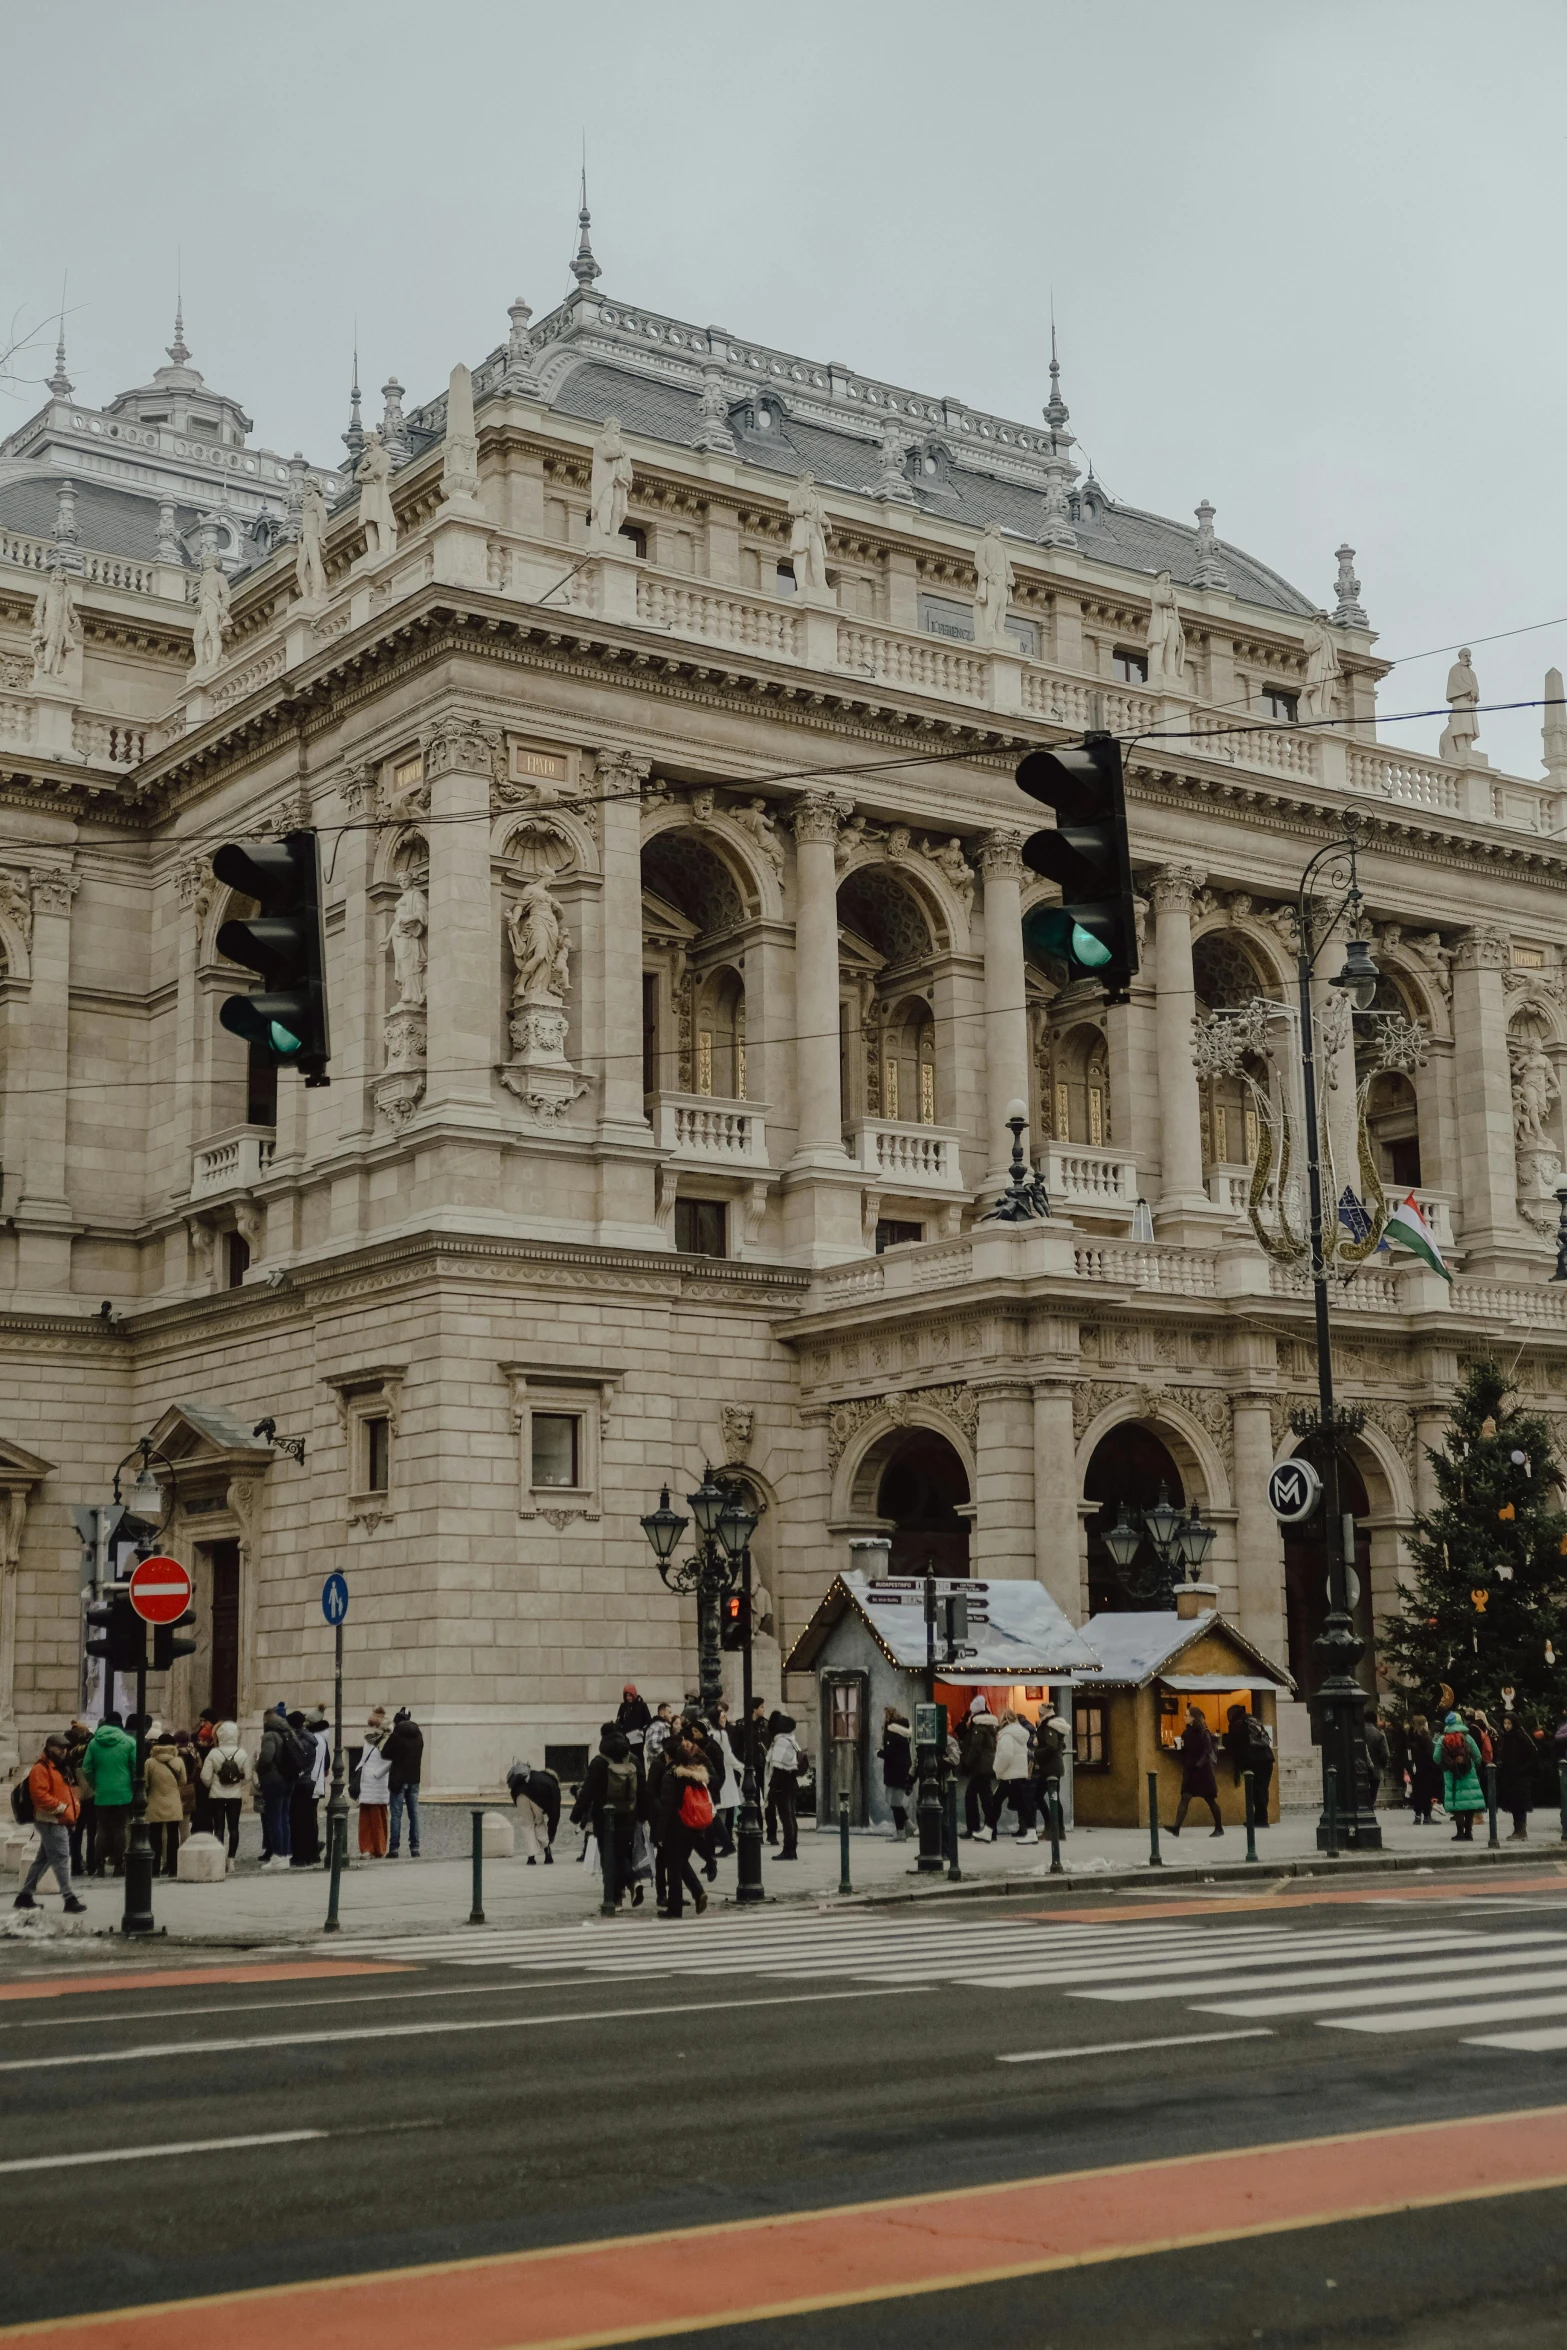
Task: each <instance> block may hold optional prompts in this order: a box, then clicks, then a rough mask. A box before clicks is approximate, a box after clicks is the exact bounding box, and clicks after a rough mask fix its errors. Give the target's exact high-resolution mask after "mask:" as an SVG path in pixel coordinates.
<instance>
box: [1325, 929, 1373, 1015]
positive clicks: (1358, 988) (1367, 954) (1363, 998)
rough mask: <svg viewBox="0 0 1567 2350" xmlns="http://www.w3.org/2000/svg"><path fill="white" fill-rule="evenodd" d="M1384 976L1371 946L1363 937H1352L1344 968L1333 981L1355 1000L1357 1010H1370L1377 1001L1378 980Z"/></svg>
mask: <svg viewBox="0 0 1567 2350" xmlns="http://www.w3.org/2000/svg"><path fill="white" fill-rule="evenodd" d="M1381 977H1382V974H1381V972H1380V971H1379V970H1378V969H1377V966H1376V964H1375V963H1374V962H1373V961H1372V957H1371V947H1370V944H1369V942H1368V941H1367V940H1366V939H1363V938H1352V939H1351V940H1350V942H1349V947H1348V951H1347V952H1346V954H1345V956H1344V968H1343V970H1342V971H1340V972H1339V973H1338V974H1337V976H1336V977H1335V979H1334V981H1333V985H1334V986H1335V987H1341V988H1343V990H1344V992H1345V994H1346V995H1348V996H1350V997H1352V998H1353V1000H1354V1005H1355V1009H1356V1011H1357V1012H1369V1011H1370V1009H1371V1007H1372V1005H1373V1004H1374V1003H1375V1002H1376V996H1377V982H1378V980H1379V979H1380V978H1381Z"/></svg>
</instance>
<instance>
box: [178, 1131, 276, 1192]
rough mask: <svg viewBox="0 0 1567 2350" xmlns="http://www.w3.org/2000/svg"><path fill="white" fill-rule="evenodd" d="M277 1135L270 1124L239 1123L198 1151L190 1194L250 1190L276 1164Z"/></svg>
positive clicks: (194, 1162) (191, 1178)
mask: <svg viewBox="0 0 1567 2350" xmlns="http://www.w3.org/2000/svg"><path fill="white" fill-rule="evenodd" d="M276 1149H277V1135H276V1132H275V1130H274V1129H273V1128H272V1127H270V1126H235V1127H231V1128H230V1130H229V1132H228V1133H227V1134H220V1135H219V1136H218V1138H217V1140H216V1141H215V1142H209V1143H207V1144H206V1145H205V1147H204V1148H203V1149H201V1150H199V1151H197V1153H196V1156H195V1159H194V1161H193V1162H192V1165H191V1172H190V1196H191V1198H192V1199H193V1200H196V1199H208V1198H210V1197H211V1196H212V1195H213V1193H215V1192H220V1191H247V1190H249V1188H250V1186H251V1185H252V1184H255V1183H259V1182H260V1181H261V1179H262V1177H263V1176H264V1175H265V1174H266V1173H267V1171H268V1169H269V1168H270V1167H271V1165H272V1159H273V1154H274V1152H275V1151H276Z"/></svg>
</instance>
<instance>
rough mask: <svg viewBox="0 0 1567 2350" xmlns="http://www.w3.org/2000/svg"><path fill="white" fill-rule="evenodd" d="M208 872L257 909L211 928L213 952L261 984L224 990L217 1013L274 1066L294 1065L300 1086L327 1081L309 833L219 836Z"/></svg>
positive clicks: (316, 875) (317, 871) (321, 946)
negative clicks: (254, 990) (244, 991)
mask: <svg viewBox="0 0 1567 2350" xmlns="http://www.w3.org/2000/svg"><path fill="white" fill-rule="evenodd" d="M212 870H213V872H214V873H215V874H216V875H217V877H218V879H219V881H223V882H227V884H228V886H229V888H230V889H236V890H238V891H240V893H241V894H242V895H243V896H245V897H247V898H254V899H255V901H256V904H257V905H258V906H259V907H260V909H261V910H260V912H259V914H256V915H253V916H252V917H251V919H250V920H249V921H248V922H225V923H224V925H223V927H222V929H221V930H220V931H219V932H218V952H219V954H220V955H226V956H227V957H228V959H229V961H230V962H232V963H245V964H248V965H249V967H250V969H251V970H252V971H258V972H259V973H260V974H261V978H262V981H263V983H264V984H263V986H262V989H261V992H260V994H259V995H231V996H226V997H225V998H224V1000H223V1004H222V1007H221V1009H220V1011H219V1013H218V1018H219V1019H220V1020H221V1021H222V1023H223V1025H224V1027H225V1028H227V1029H229V1030H230V1031H231V1033H232V1034H233V1035H235V1036H243V1037H244V1038H245V1039H246V1040H247V1042H249V1043H252V1044H258V1045H259V1046H260V1047H261V1049H262V1051H263V1052H264V1053H265V1054H266V1055H267V1056H268V1058H269V1059H270V1060H271V1061H272V1062H273V1064H274V1066H275V1067H277V1068H279V1069H298V1070H300V1071H301V1072H302V1073H303V1076H304V1080H305V1083H306V1084H307V1085H326V1084H328V1083H330V1080H329V1078H328V1077H327V1073H326V1065H327V1060H328V1057H329V1055H330V1053H331V1044H330V1042H329V1040H328V1037H327V1021H326V979H325V969H326V946H325V940H324V937H323V934H322V928H321V860H320V855H319V853H318V850H317V847H316V836H315V834H314V833H313V832H289V833H285V834H284V836H283V838H282V839H281V840H276V841H274V840H233V841H226V842H225V843H224V845H223V847H222V848H220V849H218V850H217V851H216V852H215V853H214V855H213V859H212Z"/></svg>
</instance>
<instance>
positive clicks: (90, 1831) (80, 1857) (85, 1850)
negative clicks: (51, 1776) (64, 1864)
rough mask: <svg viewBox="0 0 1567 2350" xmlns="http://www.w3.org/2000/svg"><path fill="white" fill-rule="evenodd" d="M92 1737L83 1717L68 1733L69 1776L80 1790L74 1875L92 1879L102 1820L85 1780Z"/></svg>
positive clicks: (73, 1832) (73, 1827)
mask: <svg viewBox="0 0 1567 2350" xmlns="http://www.w3.org/2000/svg"><path fill="white" fill-rule="evenodd" d="M91 1736H92V1728H91V1725H90V1724H89V1723H87V1722H84V1721H83V1720H82V1717H81V1715H80V1714H78V1715H77V1716H76V1718H75V1719H74V1721H73V1722H72V1723H71V1726H70V1728H69V1729H68V1730H67V1731H66V1733H65V1775H66V1777H67V1778H68V1779H69V1780H70V1782H71V1785H72V1786H73V1787H74V1788H75V1789H76V1817H75V1819H74V1820H72V1822H71V1829H70V1834H71V1874H72V1876H73V1877H90V1876H91V1875H92V1873H93V1862H94V1860H95V1859H96V1858H97V1847H98V1816H97V1806H96V1805H95V1804H94V1802H93V1799H92V1790H91V1788H90V1787H89V1786H88V1784H87V1782H86V1780H85V1779H84V1778H83V1777H82V1756H83V1755H84V1754H85V1753H86V1751H87V1742H88V1740H89V1739H90V1738H91Z"/></svg>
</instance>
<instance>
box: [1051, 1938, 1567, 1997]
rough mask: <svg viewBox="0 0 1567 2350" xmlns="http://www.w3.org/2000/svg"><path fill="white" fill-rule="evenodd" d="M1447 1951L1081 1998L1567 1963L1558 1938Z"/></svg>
mask: <svg viewBox="0 0 1567 2350" xmlns="http://www.w3.org/2000/svg"><path fill="white" fill-rule="evenodd" d="M1514 1942H1520V1943H1528V1942H1540V1943H1544V1944H1546V1945H1547V1947H1546V1948H1544V1949H1542V1950H1507V1949H1506V1946H1507V1945H1508V1944H1509V1943H1514ZM1444 1948H1446V1949H1447V1950H1448V1952H1449V1955H1447V1956H1441V1957H1439V1956H1437V1955H1436V1954H1435V1953H1433V1952H1431V1951H1429V1950H1424V1951H1417V1952H1416V1953H1414V1955H1413V1956H1411V1955H1409V1954H1407V1952H1406V1953H1401V1954H1400V1955H1399V1956H1398V1957H1396V1958H1391V1957H1390V1958H1381V1959H1369V1960H1367V1961H1366V1962H1365V1963H1364V1964H1360V1963H1358V1954H1357V1953H1353V1952H1346V1953H1345V1958H1346V1960H1348V1959H1350V1958H1356V1959H1357V1963H1356V1964H1353V1965H1350V1964H1344V1965H1341V1966H1318V1967H1302V1968H1299V1969H1297V1970H1295V1971H1294V1972H1291V1973H1289V1974H1283V1973H1280V1972H1279V1971H1278V1970H1279V1968H1280V1967H1283V1966H1287V1965H1288V1964H1289V1961H1288V1960H1287V1959H1286V1958H1285V1957H1284V1956H1283V1955H1282V1953H1281V1955H1280V1957H1279V1959H1278V1961H1277V1963H1276V1964H1275V1966H1274V1968H1273V1970H1272V1971H1271V1972H1270V1973H1268V1974H1265V1975H1259V1974H1242V1975H1230V1976H1215V1977H1214V1979H1213V1980H1212V1981H1211V1982H1205V1983H1200V1984H1194V1983H1176V1984H1172V1983H1148V1982H1145V1983H1116V1984H1113V1985H1112V1986H1111V1987H1110V1988H1109V1989H1108V1990H1104V1991H1082V1992H1079V1993H1078V1997H1079V1998H1081V1999H1111V2000H1115V1999H1121V2000H1127V1999H1192V1998H1203V1999H1217V1998H1221V1997H1223V1998H1229V1997H1231V1996H1232V1995H1233V1996H1236V1997H1239V1996H1240V1995H1241V1994H1243V1993H1245V1992H1248V1991H1266V1992H1272V1991H1308V1990H1310V1989H1312V1988H1313V1986H1315V1985H1317V1984H1321V1983H1328V1984H1340V1983H1369V1982H1374V1981H1375V1980H1376V1979H1377V1978H1378V1977H1379V1976H1390V1975H1407V1976H1409V1977H1410V1978H1411V1985H1412V1987H1413V1988H1416V1989H1418V1987H1419V1985H1420V1983H1421V1982H1423V1981H1424V1980H1425V1979H1426V1977H1427V1976H1434V1975H1461V1974H1463V1973H1464V1972H1465V1971H1466V1970H1467V1969H1471V1968H1474V1967H1477V1966H1489V1965H1491V1964H1492V1963H1493V1954H1498V1953H1501V1952H1502V1951H1504V1950H1506V1955H1505V1956H1500V1955H1496V1956H1495V1957H1494V1964H1495V1966H1496V1968H1497V1971H1498V1972H1500V1973H1506V1972H1507V1970H1508V1969H1509V1968H1511V1967H1521V1966H1551V1965H1553V1964H1558V1963H1561V1962H1564V1961H1567V1939H1564V1938H1563V1936H1562V1935H1560V1934H1507V1935H1503V1936H1502V1937H1500V1938H1499V1939H1498V1940H1497V1941H1495V1942H1488V1943H1486V1944H1485V1945H1484V1947H1483V1948H1481V1949H1478V1950H1477V1949H1476V1948H1475V1947H1474V1945H1473V1944H1472V1943H1470V1944H1469V1945H1468V1946H1467V1947H1466V1948H1465V1949H1463V1950H1462V1951H1459V1952H1456V1953H1454V1952H1452V1951H1451V1946H1450V1945H1444ZM1248 1963H1249V1964H1251V1965H1253V1966H1255V1964H1256V1961H1255V1960H1251V1961H1249V1962H1248ZM1303 2004H1304V2005H1306V2006H1308V2007H1309V2006H1311V2005H1313V2004H1315V2003H1314V2002H1313V2001H1311V2000H1307V2001H1305V2002H1304V2003H1303ZM1259 2012H1260V2011H1259Z"/></svg>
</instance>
